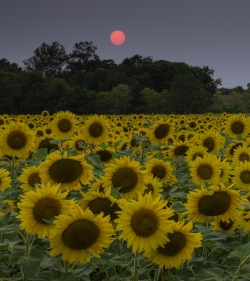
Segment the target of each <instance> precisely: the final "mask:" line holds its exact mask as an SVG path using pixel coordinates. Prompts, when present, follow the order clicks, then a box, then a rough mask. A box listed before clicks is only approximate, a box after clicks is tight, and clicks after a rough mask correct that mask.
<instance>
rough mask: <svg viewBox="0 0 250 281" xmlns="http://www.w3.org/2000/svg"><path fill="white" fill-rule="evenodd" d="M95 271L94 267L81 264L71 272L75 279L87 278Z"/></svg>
mask: <svg viewBox="0 0 250 281" xmlns="http://www.w3.org/2000/svg"><path fill="white" fill-rule="evenodd" d="M94 269H95V266H93V265H90V264H86V263H85V264H83V265H81V266H80V267H79V268H77V269H75V270H73V271H72V273H73V274H74V276H75V277H82V276H88V275H89V274H90V273H92V272H93V271H94Z"/></svg>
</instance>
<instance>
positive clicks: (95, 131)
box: [89, 122, 103, 138]
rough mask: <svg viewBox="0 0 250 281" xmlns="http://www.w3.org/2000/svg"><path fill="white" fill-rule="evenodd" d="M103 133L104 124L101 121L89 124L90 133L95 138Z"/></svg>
mask: <svg viewBox="0 0 250 281" xmlns="http://www.w3.org/2000/svg"><path fill="white" fill-rule="evenodd" d="M102 133H103V127H102V124H101V123H99V122H94V123H93V124H91V125H90V126H89V134H90V135H91V137H93V138H98V137H100V136H101V135H102Z"/></svg>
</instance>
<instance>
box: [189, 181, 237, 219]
mask: <svg viewBox="0 0 250 281" xmlns="http://www.w3.org/2000/svg"><path fill="white" fill-rule="evenodd" d="M233 185H234V184H232V185H230V186H228V187H225V185H224V184H222V183H221V184H219V185H218V186H215V185H211V186H210V187H209V189H206V188H203V187H202V188H201V189H196V190H195V191H190V192H189V194H188V195H187V203H185V204H184V205H185V207H186V209H187V214H188V219H189V220H194V221H195V222H201V223H204V222H205V221H206V220H207V219H219V220H222V221H224V222H225V221H226V222H229V221H230V219H231V220H235V219H237V216H238V213H237V209H240V208H241V206H240V204H241V200H240V198H239V191H237V190H233V189H232V187H233Z"/></svg>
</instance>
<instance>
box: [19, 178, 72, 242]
mask: <svg viewBox="0 0 250 281" xmlns="http://www.w3.org/2000/svg"><path fill="white" fill-rule="evenodd" d="M67 194H68V192H64V193H61V192H60V185H56V186H51V185H50V184H49V183H48V184H47V185H45V184H42V186H41V188H39V187H36V189H35V190H30V191H27V192H26V193H25V194H24V195H21V197H22V199H21V201H20V202H19V203H17V206H18V208H19V209H20V214H19V215H18V216H17V218H19V219H20V220H21V224H20V227H21V228H22V229H25V230H26V232H27V233H29V234H37V235H38V237H39V238H44V237H46V236H48V237H49V232H50V230H51V229H52V228H53V227H54V224H50V223H47V222H46V221H45V220H50V219H52V218H54V217H55V216H59V215H60V214H68V213H70V212H71V209H72V208H73V205H74V204H75V202H74V200H65V199H64V198H65V197H66V196H67Z"/></svg>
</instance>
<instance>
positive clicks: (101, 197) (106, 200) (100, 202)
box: [78, 187, 127, 222]
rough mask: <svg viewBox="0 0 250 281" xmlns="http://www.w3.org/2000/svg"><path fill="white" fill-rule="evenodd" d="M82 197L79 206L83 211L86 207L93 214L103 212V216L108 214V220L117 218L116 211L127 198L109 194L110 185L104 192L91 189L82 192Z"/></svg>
mask: <svg viewBox="0 0 250 281" xmlns="http://www.w3.org/2000/svg"><path fill="white" fill-rule="evenodd" d="M82 195H83V199H82V200H81V201H79V203H78V204H79V206H80V207H81V208H82V209H83V210H84V211H85V210H86V209H87V208H89V209H90V211H91V212H92V213H93V214H100V213H101V212H103V214H104V216H108V215H109V216H110V221H111V222H112V221H114V219H117V217H118V215H117V213H116V212H117V211H121V208H120V205H124V204H125V203H126V202H127V200H125V199H116V198H114V197H113V196H112V195H111V187H109V188H108V189H107V190H106V191H105V192H99V191H92V192H87V193H85V194H84V193H82Z"/></svg>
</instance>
